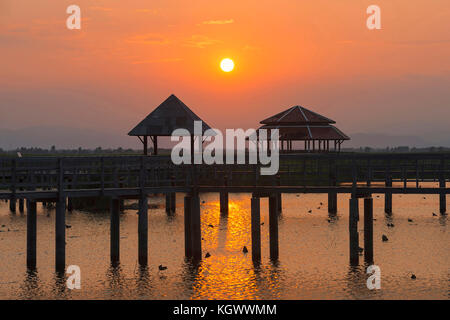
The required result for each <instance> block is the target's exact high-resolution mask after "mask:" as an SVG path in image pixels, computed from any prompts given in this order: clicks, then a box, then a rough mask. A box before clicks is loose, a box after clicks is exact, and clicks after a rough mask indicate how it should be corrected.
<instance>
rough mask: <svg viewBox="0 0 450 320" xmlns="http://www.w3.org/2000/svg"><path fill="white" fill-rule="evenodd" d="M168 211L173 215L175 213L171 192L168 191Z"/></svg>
mask: <svg viewBox="0 0 450 320" xmlns="http://www.w3.org/2000/svg"><path fill="white" fill-rule="evenodd" d="M166 213H167V214H168V215H171V214H172V213H173V208H172V193H171V192H168V193H166Z"/></svg>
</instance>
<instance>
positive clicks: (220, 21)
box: [202, 19, 234, 24]
mask: <svg viewBox="0 0 450 320" xmlns="http://www.w3.org/2000/svg"><path fill="white" fill-rule="evenodd" d="M230 23H234V20H233V19H228V20H208V21H203V22H202V24H230Z"/></svg>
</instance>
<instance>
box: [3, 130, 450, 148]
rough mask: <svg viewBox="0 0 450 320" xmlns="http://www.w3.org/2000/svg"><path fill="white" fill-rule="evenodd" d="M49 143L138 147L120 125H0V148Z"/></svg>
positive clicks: (377, 137)
mask: <svg viewBox="0 0 450 320" xmlns="http://www.w3.org/2000/svg"><path fill="white" fill-rule="evenodd" d="M350 138H351V140H350V141H346V142H345V143H344V144H343V147H344V148H360V147H372V148H386V147H391V148H392V147H399V146H409V147H431V146H436V147H439V146H442V147H450V136H449V137H443V139H442V140H440V141H428V140H425V139H423V138H421V137H419V136H407V135H389V134H382V133H354V134H350ZM52 146H55V147H56V148H57V149H78V148H79V147H82V148H84V149H95V148H97V147H102V148H103V149H107V148H118V147H122V148H133V149H141V148H142V144H141V143H140V142H139V140H138V139H137V138H136V137H129V136H128V135H127V131H126V130H124V129H122V128H113V129H112V130H111V132H105V131H96V130H93V129H79V128H68V127H57V126H36V127H28V128H23V129H15V130H11V129H1V128H0V148H2V149H4V150H12V149H16V148H20V147H27V148H29V147H40V148H47V149H50V148H51V147H52ZM160 147H161V148H164V147H166V146H165V143H163V142H162V143H161V145H160Z"/></svg>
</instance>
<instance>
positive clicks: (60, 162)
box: [0, 153, 450, 272]
mask: <svg viewBox="0 0 450 320" xmlns="http://www.w3.org/2000/svg"><path fill="white" fill-rule="evenodd" d="M448 180H450V154H447V153H423V154H416V153H410V154H288V155H281V156H280V168H279V171H278V174H277V175H276V176H262V175H261V174H260V165H255V164H250V165H248V164H247V165H242V164H236V165H211V166H207V165H194V166H191V165H180V166H176V165H174V164H172V163H171V161H170V158H169V157H164V156H151V157H149V156H108V157H94V156H93V157H25V158H11V157H3V158H1V157H0V199H5V200H9V202H10V210H11V212H15V211H16V203H17V201H19V211H23V210H24V201H25V200H26V203H27V212H28V215H27V266H28V268H30V269H33V268H35V267H36V259H37V257H36V238H37V235H36V202H55V203H56V223H55V267H56V270H57V271H58V272H61V271H63V270H64V268H65V241H66V239H65V212H66V203H67V204H68V207H67V209H68V210H71V205H70V203H71V202H70V200H71V199H72V198H83V197H94V198H95V197H108V198H110V201H111V234H110V242H111V248H110V249H111V253H110V255H111V263H112V265H113V266H117V265H118V263H119V261H120V228H119V223H120V219H118V217H119V212H120V210H121V209H120V208H121V204H120V203H121V201H122V200H123V199H138V200H139V222H138V225H139V228H138V239H139V243H138V244H139V245H138V256H139V259H138V260H139V263H140V264H142V265H145V264H147V260H148V258H147V257H148V205H147V195H148V194H154V193H164V194H166V211H167V213H168V214H174V212H175V206H176V204H175V193H186V197H185V201H184V203H185V206H184V210H185V254H186V256H187V257H188V258H190V259H194V260H196V261H198V260H201V257H202V253H201V227H200V226H201V223H200V221H201V217H200V203H199V201H200V200H199V199H200V198H199V194H200V193H203V192H217V193H220V212H221V214H224V215H226V214H228V194H229V193H251V195H252V196H251V210H252V213H251V214H252V219H251V223H252V257H253V260H254V262H255V263H259V262H260V259H261V236H260V232H261V228H259V227H258V226H256V225H255V224H257V223H259V222H258V221H260V198H261V197H269V216H270V219H269V220H270V223H269V225H270V226H269V230H270V231H269V236H270V241H269V242H270V257H271V259H272V260H273V261H276V260H278V252H279V248H278V219H277V215H278V214H279V213H280V212H281V210H282V194H285V193H316V194H317V193H326V194H328V212H329V213H330V215H334V214H336V212H337V210H338V208H337V194H349V195H350V200H349V201H350V205H349V208H350V209H349V210H350V212H349V239H350V241H349V256H350V263H351V264H358V259H359V258H358V256H359V254H358V250H359V238H358V237H359V236H358V221H359V206H358V201H359V198H364V230H365V232H364V247H365V248H364V249H365V252H366V255H365V260H366V261H367V262H372V261H373V218H372V215H373V201H372V194H384V197H385V212H386V214H392V195H393V194H437V195H439V211H440V212H441V213H442V214H445V212H446V209H447V208H446V195H447V194H449V193H450V188H447V186H446V183H447V181H448ZM424 182H427V185H426V186H424V185H423V183H424ZM428 182H434V183H435V185H436V187H433V186H430V185H429V184H428ZM66 200H67V202H66Z"/></svg>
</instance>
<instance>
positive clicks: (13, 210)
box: [9, 195, 17, 212]
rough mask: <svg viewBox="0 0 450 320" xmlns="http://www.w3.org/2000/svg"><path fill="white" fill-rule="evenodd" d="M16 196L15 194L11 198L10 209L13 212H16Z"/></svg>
mask: <svg viewBox="0 0 450 320" xmlns="http://www.w3.org/2000/svg"><path fill="white" fill-rule="evenodd" d="M16 201H17V200H16V197H15V196H14V195H12V196H11V198H10V199H9V210H10V211H11V212H16Z"/></svg>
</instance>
